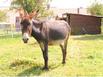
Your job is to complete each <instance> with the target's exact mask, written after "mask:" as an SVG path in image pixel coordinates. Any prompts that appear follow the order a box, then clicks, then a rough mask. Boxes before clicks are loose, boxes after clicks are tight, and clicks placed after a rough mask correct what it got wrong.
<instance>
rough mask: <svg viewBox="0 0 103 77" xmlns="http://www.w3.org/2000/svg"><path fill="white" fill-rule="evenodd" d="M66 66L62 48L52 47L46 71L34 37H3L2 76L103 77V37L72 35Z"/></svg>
mask: <svg viewBox="0 0 103 77" xmlns="http://www.w3.org/2000/svg"><path fill="white" fill-rule="evenodd" d="M67 53H68V54H67V59H66V64H65V65H62V64H61V61H62V53H61V50H60V47H59V46H50V47H49V68H50V69H49V71H43V70H42V67H43V57H42V52H41V50H40V48H39V45H38V44H37V42H36V41H35V40H34V39H33V38H30V40H29V43H28V44H24V43H23V42H22V40H21V37H20V36H17V37H14V38H10V37H9V38H7V37H6V38H0V76H44V77H46V76H47V77H63V76H64V77H68V76H90V77H91V76H92V77H95V76H103V35H102V34H101V35H78V36H71V37H70V39H69V40H68V50H67Z"/></svg>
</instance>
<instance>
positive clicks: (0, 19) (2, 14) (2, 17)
mask: <svg viewBox="0 0 103 77" xmlns="http://www.w3.org/2000/svg"><path fill="white" fill-rule="evenodd" d="M6 18H7V17H6V13H5V12H4V11H0V22H3V21H6Z"/></svg>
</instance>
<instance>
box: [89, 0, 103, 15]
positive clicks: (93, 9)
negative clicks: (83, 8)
mask: <svg viewBox="0 0 103 77" xmlns="http://www.w3.org/2000/svg"><path fill="white" fill-rule="evenodd" d="M88 12H90V13H91V14H92V15H100V16H101V15H103V5H102V4H101V3H99V2H97V1H96V2H94V3H93V4H92V5H91V6H89V7H88Z"/></svg>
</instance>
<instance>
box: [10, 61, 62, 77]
mask: <svg viewBox="0 0 103 77" xmlns="http://www.w3.org/2000/svg"><path fill="white" fill-rule="evenodd" d="M59 66H60V64H58V65H55V64H51V65H50V66H49V69H50V70H54V69H56V68H58V67H59ZM9 68H10V69H12V70H20V69H22V71H21V72H20V73H19V74H18V75H17V76H39V75H41V74H42V73H45V72H48V71H45V70H42V68H43V65H42V64H40V63H39V64H37V63H36V62H34V61H33V60H21V59H16V60H14V61H13V62H12V63H11V64H10V66H9ZM14 68H15V69H14Z"/></svg>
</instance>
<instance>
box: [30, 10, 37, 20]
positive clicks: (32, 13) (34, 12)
mask: <svg viewBox="0 0 103 77" xmlns="http://www.w3.org/2000/svg"><path fill="white" fill-rule="evenodd" d="M38 13H39V10H37V11H32V12H31V13H29V18H30V19H32V18H33V17H34V18H36V17H37V15H38Z"/></svg>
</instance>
